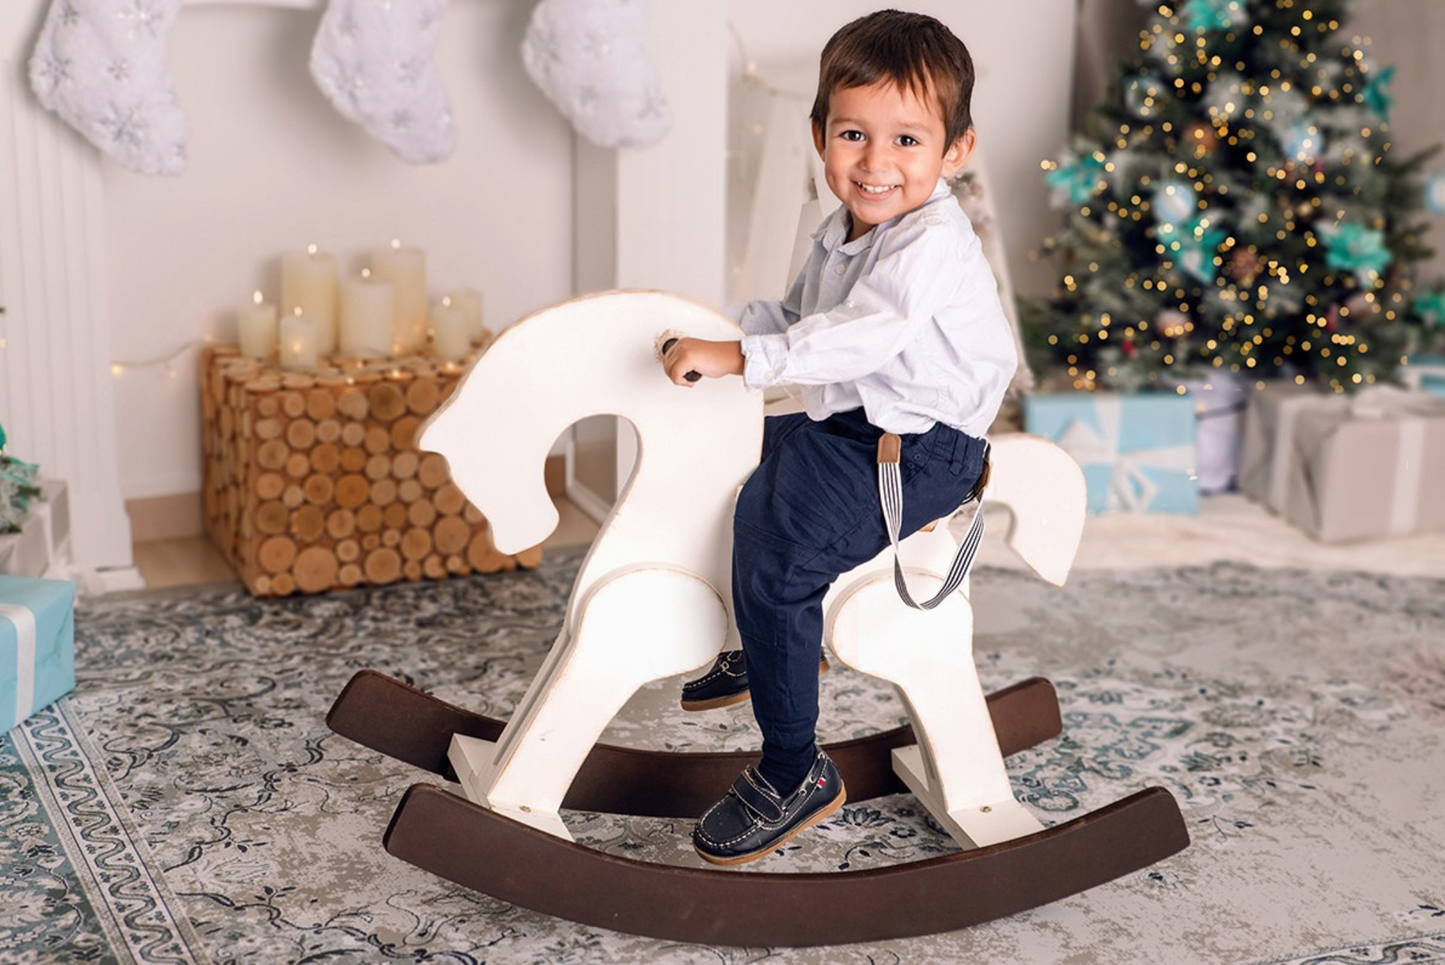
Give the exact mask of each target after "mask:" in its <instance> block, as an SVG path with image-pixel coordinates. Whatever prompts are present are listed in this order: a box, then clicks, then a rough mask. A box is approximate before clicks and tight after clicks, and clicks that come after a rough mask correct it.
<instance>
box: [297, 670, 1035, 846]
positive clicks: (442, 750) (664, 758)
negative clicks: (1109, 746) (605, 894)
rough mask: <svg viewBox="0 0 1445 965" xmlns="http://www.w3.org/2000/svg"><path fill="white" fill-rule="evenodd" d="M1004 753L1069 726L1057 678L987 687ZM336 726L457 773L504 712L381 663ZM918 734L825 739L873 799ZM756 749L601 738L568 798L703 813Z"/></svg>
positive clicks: (646, 811) (616, 809)
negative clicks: (465, 742) (464, 745)
mask: <svg viewBox="0 0 1445 965" xmlns="http://www.w3.org/2000/svg"><path fill="white" fill-rule="evenodd" d="M988 708H989V712H990V714H991V716H992V717H993V725H994V730H995V732H996V733H997V735H998V742H999V748H1000V750H1002V751H1003V753H1004V755H1005V756H1007V755H1009V754H1016V753H1018V752H1019V751H1022V750H1026V749H1027V748H1030V747H1034V746H1036V745H1038V744H1041V743H1043V742H1044V741H1046V740H1049V739H1050V738H1053V737H1057V736H1058V735H1059V733H1060V732H1061V731H1062V730H1063V722H1062V720H1061V719H1060V717H1059V702H1058V696H1057V695H1056V694H1055V692H1054V687H1053V684H1051V683H1049V682H1048V681H1047V680H1045V679H1043V678H1042V677H1031V678H1029V679H1027V680H1024V681H1021V682H1019V683H1017V684H1014V685H1012V686H1010V687H1006V688H1004V689H1002V690H1000V691H998V692H996V693H992V694H989V695H988ZM326 723H327V726H329V727H330V728H331V729H332V730H333V731H335V732H336V733H338V734H340V735H342V736H343V737H348V738H350V739H351V740H354V741H356V742H357V743H358V744H361V745H363V746H365V747H369V748H371V749H372V750H375V751H379V752H381V753H382V754H385V755H386V756H387V757H392V758H395V759H397V760H399V761H403V762H405V763H408V764H412V765H414V766H416V767H420V768H423V769H425V770H428V771H431V772H432V773H433V774H440V775H442V776H443V777H446V778H447V779H448V780H454V779H455V776H454V775H453V773H452V770H451V765H450V763H448V761H447V747H448V745H449V743H450V741H451V738H452V735H453V734H463V735H465V736H468V737H478V738H481V739H483V740H496V739H497V738H498V737H499V736H500V735H501V733H502V727H503V726H504V725H505V724H506V721H503V720H498V719H496V718H494V717H486V716H483V715H481V714H476V713H473V712H472V711H469V710H465V709H463V708H461V707H457V706H455V705H453V704H449V703H447V702H446V701H443V700H438V699H437V698H436V697H433V696H432V695H430V694H428V693H425V692H423V691H420V690H417V689H416V688H415V687H411V686H409V685H407V684H405V683H403V682H402V681H400V680H397V679H395V678H394V677H388V676H387V675H385V674H383V673H378V672H377V671H375V670H361V671H358V672H357V673H356V674H355V675H354V676H353V677H352V678H351V680H350V681H348V682H347V684H346V686H345V687H344V688H343V689H342V691H341V693H340V694H339V695H338V696H337V698H336V701H335V703H333V704H332V706H331V710H330V711H329V712H328V713H327V715H326ZM915 743H917V738H915V737H914V736H913V728H912V727H909V726H907V725H904V726H902V727H896V728H894V729H892V730H888V731H884V732H882V733H879V734H873V735H871V736H868V737H860V738H857V739H855V740H849V741H840V742H838V743H835V744H828V745H825V747H824V749H825V750H826V751H827V752H828V754H829V756H830V757H832V758H833V760H834V762H835V763H836V764H837V765H838V769H839V771H840V772H841V774H842V777H843V783H844V785H845V786H846V787H847V788H848V799H849V800H850V801H866V800H868V799H870V798H875V797H882V796H883V795H885V794H899V793H904V792H906V791H907V790H908V788H907V787H906V786H905V785H904V784H903V782H902V781H901V780H899V779H898V778H897V777H896V776H895V775H894V773H893V762H892V751H893V749H894V748H895V747H904V746H907V745H909V744H915ZM756 759H757V754H755V753H753V752H751V751H711V752H708V751H703V752H682V753H676V752H668V751H648V750H639V749H636V748H629V747H618V746H616V745H612V744H598V745H596V746H595V747H594V748H593V749H592V753H591V754H589V755H588V757H587V760H586V761H585V762H584V763H583V765H582V767H581V769H580V770H579V771H578V772H577V777H576V779H575V780H573V782H572V788H571V790H570V791H569V792H568V794H567V797H566V799H565V800H564V801H563V802H562V806H563V807H567V808H572V809H574V810H580V811H603V812H607V813H610V814H634V815H638V816H640V817H691V818H695V817H697V816H699V815H701V814H702V812H703V811H705V810H706V809H707V808H708V806H709V805H711V804H712V803H713V802H714V801H716V800H717V798H718V797H719V796H720V795H721V794H722V793H723V791H725V790H726V789H727V787H728V785H730V784H731V783H732V781H733V778H735V777H737V775H738V773H739V772H740V771H741V770H742V769H743V766H744V765H746V764H749V763H752V762H755V761H756Z"/></svg>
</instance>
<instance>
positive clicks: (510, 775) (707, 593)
mask: <svg viewBox="0 0 1445 965" xmlns="http://www.w3.org/2000/svg"><path fill="white" fill-rule="evenodd" d="M727 626H728V618H727V611H726V609H725V608H724V607H723V603H722V600H721V599H720V598H719V597H718V595H717V593H716V591H714V590H713V588H712V587H711V586H710V585H709V584H707V583H706V582H705V581H703V580H702V579H700V578H698V577H697V576H695V575H693V574H690V573H687V572H684V571H681V570H676V569H671V568H661V567H659V568H645V569H636V570H629V571H624V572H622V573H620V574H618V575H616V576H614V577H611V578H609V579H607V580H605V581H603V582H601V583H600V584H599V585H598V586H597V587H596V589H594V590H593V591H592V593H591V594H590V595H589V596H588V598H587V599H586V600H585V601H584V603H583V605H582V608H581V610H580V611H579V615H578V618H577V621H576V627H575V632H574V633H573V635H572V636H571V637H570V638H568V637H567V636H566V635H565V634H564V635H563V636H562V637H561V638H559V640H558V645H559V649H558V652H556V653H554V654H552V655H551V656H549V663H548V665H547V667H546V668H545V672H544V673H541V674H539V675H538V677H537V679H536V680H535V681H534V682H533V684H532V686H531V687H530V688H529V690H528V693H527V696H526V698H524V701H523V705H522V710H521V712H520V713H518V714H517V715H516V716H514V717H513V719H512V720H511V721H509V722H508V723H507V725H506V727H505V728H504V729H503V731H502V735H501V738H500V739H499V740H498V741H496V742H495V743H493V742H491V741H485V740H481V739H479V738H475V737H466V736H463V735H460V734H458V735H454V736H453V738H452V747H451V752H450V754H449V755H448V756H449V759H450V761H451V763H452V767H453V768H454V769H455V770H456V772H457V776H458V778H459V779H460V783H461V785H462V788H463V790H464V791H465V792H466V794H467V797H468V798H470V799H471V800H473V801H475V802H476V803H478V804H483V805H485V806H487V807H489V808H491V809H492V810H493V811H496V812H498V813H500V814H505V815H506V816H508V817H510V818H512V819H514V820H516V821H519V822H521V823H523V824H527V825H530V826H532V827H534V828H537V829H538V830H541V831H545V832H547V833H549V834H552V835H554V836H556V837H559V838H563V839H565V840H569V841H570V840H571V835H569V834H568V833H567V830H566V827H565V826H564V825H563V824H562V820H561V818H560V817H559V816H558V814H557V809H558V808H559V807H560V806H561V804H562V799H563V797H564V796H565V795H566V793H567V789H568V788H569V787H570V785H571V783H572V779H573V777H574V776H575V775H576V773H577V770H578V768H580V767H581V765H582V762H583V761H584V760H585V759H586V757H587V755H588V753H589V752H590V751H591V750H592V747H593V745H594V744H595V743H596V742H597V739H598V737H599V736H601V734H602V731H603V729H604V728H605V727H606V726H607V724H608V722H609V721H611V720H612V718H613V717H614V716H615V715H616V714H617V712H618V711H619V710H620V709H621V708H622V706H623V704H625V703H626V702H627V700H628V699H629V698H630V697H631V696H632V695H633V694H634V693H636V691H637V689H638V688H639V687H641V686H642V685H643V684H645V683H648V682H649V681H652V680H657V679H660V678H662V677H669V676H672V675H674V674H678V673H682V672H684V671H686V670H691V669H693V668H694V667H697V666H698V665H699V664H703V663H706V662H707V660H708V659H709V658H710V657H711V656H713V655H714V654H715V653H716V652H717V651H718V648H719V647H721V646H722V643H723V640H724V639H725V637H726V634H727Z"/></svg>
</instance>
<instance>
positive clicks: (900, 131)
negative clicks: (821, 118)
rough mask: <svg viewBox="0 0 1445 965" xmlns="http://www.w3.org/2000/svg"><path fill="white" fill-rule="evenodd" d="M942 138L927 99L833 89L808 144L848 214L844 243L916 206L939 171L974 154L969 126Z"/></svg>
mask: <svg viewBox="0 0 1445 965" xmlns="http://www.w3.org/2000/svg"><path fill="white" fill-rule="evenodd" d="M945 137H946V133H945V128H944V125H943V117H942V116H941V115H940V113H939V110H938V107H937V106H936V105H935V104H934V103H933V98H931V97H929V98H925V99H923V100H920V99H919V98H918V97H917V96H916V95H915V94H914V93H913V91H911V90H909V89H907V88H898V87H895V86H893V85H892V84H876V85H873V86H870V87H841V88H839V89H837V90H835V91H833V93H832V95H831V96H830V97H829V99H828V124H827V128H826V130H819V129H818V128H817V127H816V126H815V127H814V128H813V143H814V145H815V146H816V147H817V149H818V154H819V155H820V156H821V157H822V158H823V172H824V176H825V177H826V178H827V181H828V187H829V188H830V189H831V190H832V192H833V193H834V194H835V195H837V196H838V200H839V201H842V202H843V204H844V205H846V206H847V208H848V211H849V212H850V213H851V214H852V215H853V228H852V230H851V231H850V232H849V233H848V240H849V241H853V240H854V239H856V238H861V237H862V236H863V235H865V234H867V233H868V232H869V231H872V230H873V227H874V226H875V225H878V224H882V223H883V222H884V221H887V220H888V219H890V218H896V217H898V216H899V215H901V214H906V213H907V212H909V211H912V210H913V209H914V208H917V207H919V206H920V205H922V204H923V202H925V201H927V200H928V196H929V195H930V194H932V193H933V188H934V186H935V185H937V183H938V179H939V177H940V176H943V177H952V176H953V175H955V174H957V173H958V171H959V169H960V168H962V167H963V162H964V161H966V160H968V156H969V154H971V153H973V144H974V134H973V131H972V130H970V131H968V132H967V133H965V134H964V135H963V136H962V137H960V138H959V139H958V140H956V141H954V142H953V143H952V144H945V143H944V138H945Z"/></svg>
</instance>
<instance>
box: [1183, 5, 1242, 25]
mask: <svg viewBox="0 0 1445 965" xmlns="http://www.w3.org/2000/svg"><path fill="white" fill-rule="evenodd" d="M1180 13H1181V15H1183V17H1184V22H1185V24H1186V25H1187V26H1188V27H1189V29H1190V30H1195V31H1198V32H1200V33H1207V32H1208V31H1211V30H1228V29H1229V28H1230V27H1233V26H1234V25H1235V24H1237V23H1239V22H1240V20H1241V19H1243V17H1242V15H1243V13H1244V5H1243V3H1241V2H1240V0H1189V3H1188V5H1187V6H1185V7H1184V9H1182V10H1181V11H1180Z"/></svg>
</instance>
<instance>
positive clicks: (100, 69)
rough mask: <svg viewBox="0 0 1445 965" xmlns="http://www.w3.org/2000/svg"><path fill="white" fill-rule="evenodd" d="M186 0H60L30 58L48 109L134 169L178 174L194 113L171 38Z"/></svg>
mask: <svg viewBox="0 0 1445 965" xmlns="http://www.w3.org/2000/svg"><path fill="white" fill-rule="evenodd" d="M180 8H181V0H53V2H52V4H51V6H50V12H49V13H48V14H47V15H46V17H45V25H44V26H43V27H42V28H41V31H40V39H39V40H38V41H36V44H35V51H34V53H33V54H32V55H31V58H30V86H31V87H32V88H33V89H34V91H35V96H36V97H38V98H39V99H40V103H41V104H42V105H44V106H45V108H46V109H47V110H50V111H53V112H54V113H56V114H58V115H59V116H60V118H61V119H62V120H64V121H65V122H66V123H67V124H69V125H70V126H71V127H73V128H75V129H76V130H77V131H79V132H80V133H81V134H83V135H84V136H85V138H86V140H88V141H90V142H91V143H92V144H94V145H95V146H96V147H98V148H100V149H101V150H102V151H104V152H105V153H106V154H109V155H110V156H111V157H113V158H115V159H116V160H117V161H119V162H120V163H121V164H123V165H125V166H126V167H127V168H130V169H131V170H132V171H139V172H140V173H142V174H178V173H179V172H180V170H181V169H182V168H183V167H185V164H186V118H185V115H184V114H182V113H181V108H180V105H179V104H177V103H176V95H175V90H174V89H173V81H172V80H171V66H170V57H169V53H170V52H169V39H170V31H171V26H172V25H173V24H174V23H175V22H176V14H177V12H179V10H180Z"/></svg>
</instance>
